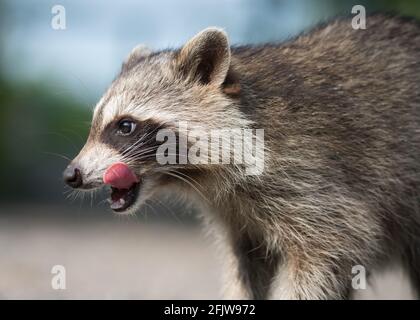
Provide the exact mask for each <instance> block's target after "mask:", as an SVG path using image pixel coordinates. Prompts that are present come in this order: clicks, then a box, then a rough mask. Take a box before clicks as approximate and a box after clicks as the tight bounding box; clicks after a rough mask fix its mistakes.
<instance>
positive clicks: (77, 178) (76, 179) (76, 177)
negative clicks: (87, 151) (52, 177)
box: [63, 164, 83, 188]
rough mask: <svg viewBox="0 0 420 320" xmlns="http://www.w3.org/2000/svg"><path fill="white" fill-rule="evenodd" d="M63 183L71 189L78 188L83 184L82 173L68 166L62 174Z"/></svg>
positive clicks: (74, 167)
mask: <svg viewBox="0 0 420 320" xmlns="http://www.w3.org/2000/svg"><path fill="white" fill-rule="evenodd" d="M63 179H64V182H65V183H67V184H68V185H69V186H70V187H72V188H80V187H81V186H82V184H83V178H82V173H81V172H80V169H79V168H77V167H76V166H74V165H72V164H70V165H69V166H68V167H67V168H66V169H65V170H64V172H63Z"/></svg>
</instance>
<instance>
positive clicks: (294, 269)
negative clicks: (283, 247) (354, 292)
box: [269, 260, 351, 300]
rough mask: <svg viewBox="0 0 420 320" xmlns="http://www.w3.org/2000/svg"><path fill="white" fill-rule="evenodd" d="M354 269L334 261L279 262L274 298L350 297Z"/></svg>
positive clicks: (272, 286)
mask: <svg viewBox="0 0 420 320" xmlns="http://www.w3.org/2000/svg"><path fill="white" fill-rule="evenodd" d="M350 293H351V268H347V267H344V266H339V265H337V264H332V263H330V262H324V263H323V262H322V261H321V260H319V261H302V260H291V261H288V262H284V263H282V264H280V265H279V268H278V270H277V274H276V276H275V278H274V280H273V282H272V284H271V289H270V294H269V298H270V299H281V300H333V299H334V300H336V299H349V298H350Z"/></svg>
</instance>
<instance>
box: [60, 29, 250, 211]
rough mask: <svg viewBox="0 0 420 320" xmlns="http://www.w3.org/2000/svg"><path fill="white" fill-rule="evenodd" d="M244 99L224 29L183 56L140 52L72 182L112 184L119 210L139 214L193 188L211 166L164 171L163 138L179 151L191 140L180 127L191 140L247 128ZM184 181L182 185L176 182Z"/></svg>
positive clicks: (99, 113) (97, 122)
mask: <svg viewBox="0 0 420 320" xmlns="http://www.w3.org/2000/svg"><path fill="white" fill-rule="evenodd" d="M239 96H240V88H239V81H238V79H237V75H235V73H234V70H233V67H232V62H231V53H230V47H229V43H228V39H227V36H226V34H225V33H224V31H222V30H220V29H217V28H208V29H205V30H203V31H202V32H200V33H199V34H197V35H196V36H195V37H193V38H192V39H191V40H189V41H188V42H187V43H186V44H185V45H184V46H183V47H182V48H181V49H179V50H167V51H161V52H156V53H154V52H151V51H149V50H147V49H146V48H144V47H137V48H135V49H134V50H133V51H132V52H131V54H130V55H129V57H128V58H127V59H126V61H125V63H124V64H123V67H122V71H121V73H120V75H119V76H118V78H117V79H116V80H115V81H114V82H113V83H112V85H111V86H110V88H109V89H108V91H107V92H106V93H105V95H104V96H103V97H102V99H101V100H100V101H99V102H98V104H97V106H96V108H95V111H94V114H93V120H92V126H91V130H90V134H89V137H88V140H87V142H86V144H85V146H84V147H83V149H82V150H81V151H80V153H79V155H77V157H76V158H75V159H74V160H73V161H72V162H71V164H70V165H69V166H68V167H67V169H66V170H65V172H64V179H65V181H66V183H67V184H68V185H70V186H71V187H73V188H79V189H92V188H97V187H100V186H102V185H104V184H108V185H110V186H111V190H112V192H111V201H110V202H111V208H112V209H113V210H114V211H118V212H132V211H133V210H134V209H136V208H137V207H138V206H139V205H140V204H142V203H143V202H144V201H145V200H146V199H147V198H148V197H150V195H151V194H152V193H153V192H154V191H155V190H156V189H159V187H160V186H163V185H165V184H168V183H169V181H170V183H174V181H178V182H179V183H182V181H184V182H188V181H189V180H188V174H189V173H188V172H189V169H191V171H194V172H195V173H197V169H198V171H200V172H205V171H206V166H205V165H202V166H201V167H200V168H197V167H198V166H197V165H190V164H189V163H187V164H182V165H181V164H177V165H171V164H168V165H162V164H160V163H159V162H158V161H157V156H158V154H157V152H158V150H159V146H160V145H161V144H162V143H163V141H160V142H159V141H158V140H159V139H157V135H158V134H159V132H162V130H173V131H174V132H175V136H176V141H175V142H174V143H175V144H178V143H179V140H180V139H181V138H182V135H183V134H184V133H182V132H180V131H179V129H178V128H179V126H178V124H179V122H180V121H182V122H183V123H185V124H187V126H188V129H187V130H188V132H190V131H191V130H194V131H198V132H203V133H206V132H209V131H210V130H213V129H227V128H238V127H245V126H247V125H248V124H249V122H248V120H246V119H245V117H244V116H243V114H242V113H241V112H240V111H239V108H238V101H239ZM174 150H176V151H175V152H177V153H178V151H179V149H174ZM180 157H181V156H180V155H179V154H178V159H179V158H180ZM180 169H182V175H179V172H178V173H177V172H176V170H180ZM212 170H214V166H213V167H212ZM176 174H178V177H180V179H170V176H172V177H174V176H173V175H176Z"/></svg>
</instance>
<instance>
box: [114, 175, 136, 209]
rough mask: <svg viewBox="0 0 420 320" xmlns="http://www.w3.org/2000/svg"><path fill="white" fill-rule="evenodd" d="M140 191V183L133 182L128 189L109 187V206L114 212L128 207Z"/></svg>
mask: <svg viewBox="0 0 420 320" xmlns="http://www.w3.org/2000/svg"><path fill="white" fill-rule="evenodd" d="M139 191H140V183H139V182H138V183H134V184H133V185H132V186H131V187H130V188H128V189H118V188H115V187H111V197H110V199H109V203H110V207H111V209H112V210H114V211H115V212H123V211H125V210H127V209H128V208H130V207H131V206H132V205H133V204H134V203H135V202H136V200H137V197H138V195H139Z"/></svg>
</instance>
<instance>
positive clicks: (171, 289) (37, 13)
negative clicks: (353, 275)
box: [0, 0, 420, 299]
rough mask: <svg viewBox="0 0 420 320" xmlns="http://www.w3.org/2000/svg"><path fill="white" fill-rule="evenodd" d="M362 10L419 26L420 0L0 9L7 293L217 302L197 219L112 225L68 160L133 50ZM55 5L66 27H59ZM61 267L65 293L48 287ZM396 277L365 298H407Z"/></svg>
mask: <svg viewBox="0 0 420 320" xmlns="http://www.w3.org/2000/svg"><path fill="white" fill-rule="evenodd" d="M356 4H361V5H364V6H365V8H366V10H367V11H368V12H373V11H378V10H384V11H395V12H398V13H401V14H405V15H410V16H416V17H420V1H417V0H416V1H414V0H406V1H398V0H395V1H391V0H383V1H379V0H377V1H374V0H372V1H361V0H358V1H357V2H355V1H354V0H353V1H335V0H316V1H315V0H314V1H309V0H290V1H286V0H284V1H275V0H260V1H252V0H230V1H225V0H204V1H201V0H199V1H197V0H177V1H171V0H153V1H134V0H123V1H118V2H113V1H100V0H91V1H83V0H71V1H70V0H68V1H66V0H62V1H49V0H37V1H35V0H32V1H23V0H17V1H16V0H15V1H12V0H10V1H5V0H0V298H3V299H9V298H23V299H26V298H36V299H38V298H51V299H62V298H64V299H66V298H67V299H69V298H88V299H90V298H105V299H107V298H136V299H153V298H163V299H166V298H178V299H184V298H186V299H192V298H196V299H202V298H218V297H220V294H219V291H220V290H219V289H220V287H221V285H222V283H221V279H220V272H221V267H220V264H221V263H220V262H221V261H219V260H218V259H217V254H216V250H215V248H214V246H213V244H212V240H211V239H208V238H206V237H205V236H204V235H203V233H202V232H201V231H200V229H199V227H198V222H197V220H196V219H195V218H194V215H193V214H191V212H189V211H188V210H185V209H183V208H182V207H176V206H173V205H171V204H170V203H168V202H154V203H150V205H149V206H147V208H145V209H144V210H143V211H142V212H139V213H138V215H137V216H135V217H125V216H124V217H121V216H116V215H115V214H113V213H111V212H110V210H109V209H108V208H107V206H106V205H105V204H104V201H103V199H104V197H105V196H103V195H100V194H98V195H96V196H95V197H85V199H81V198H80V197H79V198H75V197H74V195H73V194H71V193H70V192H69V190H68V189H66V187H65V186H64V185H63V183H62V181H61V173H62V170H63V168H64V167H65V166H66V164H67V163H68V160H67V159H70V158H72V157H74V156H75V155H76V154H77V152H78V150H79V149H80V147H81V146H82V145H83V143H84V141H85V139H86V136H87V133H88V128H89V122H90V119H91V112H92V109H93V107H94V105H95V102H96V101H98V100H99V98H100V96H101V94H102V92H104V90H105V89H106V87H107V86H108V85H109V84H110V82H111V81H112V80H113V78H114V77H115V76H116V74H117V73H118V71H119V69H120V66H121V62H122V61H123V59H124V58H125V56H126V55H127V54H128V52H130V50H131V49H132V48H133V47H134V46H135V45H137V44H138V43H144V44H146V45H147V46H149V47H150V48H153V49H163V48H168V47H177V46H180V45H181V44H183V43H184V42H185V41H186V40H187V39H188V38H189V37H191V36H193V35H194V34H195V33H196V32H198V31H200V30H201V29H203V28H205V27H208V26H219V27H222V28H224V29H225V30H226V31H227V32H228V34H229V36H230V40H231V43H234V44H243V43H262V42H267V41H281V40H284V39H287V38H289V37H293V36H294V35H296V34H298V33H300V32H302V31H303V30H305V29H307V28H309V27H311V26H313V25H315V24H317V23H319V22H321V21H324V20H326V19H329V18H331V17H333V16H336V15H340V14H344V15H350V14H351V8H352V6H353V5H356ZM55 5H62V6H63V7H64V8H65V14H66V28H65V29H64V30H55V29H53V28H52V25H51V21H52V19H53V17H54V15H55V14H53V13H52V11H51V10H52V8H53V6H55ZM54 265H63V266H64V267H65V268H66V287H67V288H66V290H54V289H52V287H51V279H52V277H53V275H52V274H51V268H52V267H53V266H54ZM399 277H403V275H399ZM398 279H399V278H397V280H395V279H394V280H393V281H394V282H389V283H388V288H389V286H391V287H392V290H386V289H372V290H371V291H369V294H370V295H371V297H385V296H386V295H385V291H391V297H394V298H404V297H406V293H404V290H403V288H399V284H400V281H399V280H398ZM395 281H396V282H395ZM400 289H401V290H400ZM369 294H368V295H369Z"/></svg>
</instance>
